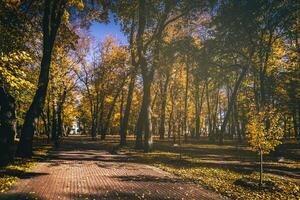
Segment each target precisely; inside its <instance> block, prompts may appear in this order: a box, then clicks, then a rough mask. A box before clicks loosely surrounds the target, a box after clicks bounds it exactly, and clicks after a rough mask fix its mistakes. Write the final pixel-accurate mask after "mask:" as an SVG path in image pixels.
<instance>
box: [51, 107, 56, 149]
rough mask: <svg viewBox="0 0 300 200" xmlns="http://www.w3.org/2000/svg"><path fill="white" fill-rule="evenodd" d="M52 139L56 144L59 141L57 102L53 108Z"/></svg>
mask: <svg viewBox="0 0 300 200" xmlns="http://www.w3.org/2000/svg"><path fill="white" fill-rule="evenodd" d="M51 139H52V141H54V142H55V143H56V141H57V110H56V105H55V102H53V107H52V128H51Z"/></svg>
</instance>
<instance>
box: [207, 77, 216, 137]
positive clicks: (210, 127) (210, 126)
mask: <svg viewBox="0 0 300 200" xmlns="http://www.w3.org/2000/svg"><path fill="white" fill-rule="evenodd" d="M205 84H206V87H205V91H206V102H207V111H208V116H207V118H208V137H209V140H210V141H213V142H214V141H215V136H214V135H213V133H212V122H211V108H210V101H209V92H208V86H209V84H208V81H207V80H206V83H205Z"/></svg>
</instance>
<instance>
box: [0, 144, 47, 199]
mask: <svg viewBox="0 0 300 200" xmlns="http://www.w3.org/2000/svg"><path fill="white" fill-rule="evenodd" d="M51 147H52V146H51V145H41V144H40V145H36V147H35V148H34V152H33V157H32V158H28V159H26V158H16V159H15V162H14V163H12V164H10V165H7V166H5V167H0V193H3V192H5V191H7V190H8V189H9V188H10V187H11V186H12V185H13V184H14V183H15V181H16V180H17V179H18V178H22V177H24V176H26V173H29V172H30V170H31V168H32V167H33V166H34V165H35V164H36V163H37V161H39V160H40V159H42V158H43V157H45V156H46V155H47V154H48V151H49V150H50V149H51Z"/></svg>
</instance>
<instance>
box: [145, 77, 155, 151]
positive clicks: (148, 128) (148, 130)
mask: <svg viewBox="0 0 300 200" xmlns="http://www.w3.org/2000/svg"><path fill="white" fill-rule="evenodd" d="M150 76H151V75H150ZM151 79H152V77H146V76H143V80H144V81H143V90H144V98H143V101H145V103H144V105H145V113H144V115H145V116H144V117H143V118H144V119H145V122H144V133H145V138H144V139H145V140H144V151H145V152H149V151H151V150H152V145H153V139H152V123H151V112H152V111H151V82H152V80H151Z"/></svg>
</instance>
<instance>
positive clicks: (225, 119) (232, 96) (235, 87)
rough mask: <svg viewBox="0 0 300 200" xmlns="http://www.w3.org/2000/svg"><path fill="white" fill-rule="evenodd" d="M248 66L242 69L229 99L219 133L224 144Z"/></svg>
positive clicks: (220, 141) (221, 142)
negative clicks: (225, 133)
mask: <svg viewBox="0 0 300 200" xmlns="http://www.w3.org/2000/svg"><path fill="white" fill-rule="evenodd" d="M248 68H249V66H247V67H244V68H243V69H242V72H241V74H240V76H239V78H238V80H237V81H236V83H235V86H234V88H233V92H232V94H231V98H230V100H229V104H228V108H227V112H226V114H225V118H224V121H223V123H222V126H221V131H220V135H219V143H220V144H223V140H224V132H225V128H226V126H227V122H228V120H229V116H230V114H231V111H232V108H233V105H234V104H235V101H236V98H237V95H238V90H239V88H240V86H241V84H242V81H243V80H244V77H245V76H246V74H247V71H248Z"/></svg>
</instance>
